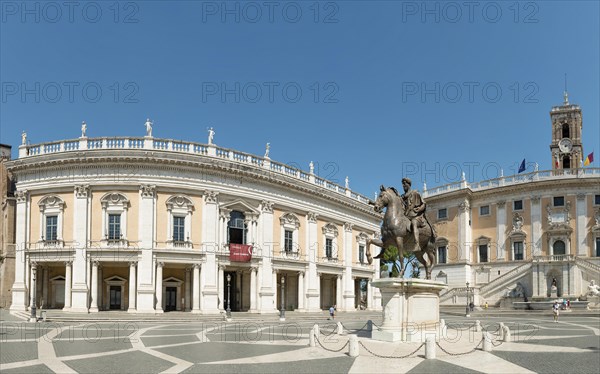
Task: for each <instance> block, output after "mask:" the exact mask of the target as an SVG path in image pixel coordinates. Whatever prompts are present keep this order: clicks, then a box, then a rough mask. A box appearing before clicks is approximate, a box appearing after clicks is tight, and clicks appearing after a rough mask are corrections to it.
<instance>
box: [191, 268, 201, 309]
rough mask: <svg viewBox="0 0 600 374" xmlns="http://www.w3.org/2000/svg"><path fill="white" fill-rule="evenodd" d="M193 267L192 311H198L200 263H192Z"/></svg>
mask: <svg viewBox="0 0 600 374" xmlns="http://www.w3.org/2000/svg"><path fill="white" fill-rule="evenodd" d="M193 269H194V275H193V276H192V278H193V282H194V287H193V288H192V294H193V295H192V313H200V264H194V265H193Z"/></svg>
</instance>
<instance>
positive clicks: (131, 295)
mask: <svg viewBox="0 0 600 374" xmlns="http://www.w3.org/2000/svg"><path fill="white" fill-rule="evenodd" d="M136 265H137V262H135V261H131V262H130V263H129V308H128V309H127V311H128V312H129V313H135V312H136V308H135V300H136V299H137V295H136V292H135V286H136V284H137V280H136V274H135V267H136Z"/></svg>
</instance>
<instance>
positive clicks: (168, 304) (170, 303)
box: [165, 287, 177, 312]
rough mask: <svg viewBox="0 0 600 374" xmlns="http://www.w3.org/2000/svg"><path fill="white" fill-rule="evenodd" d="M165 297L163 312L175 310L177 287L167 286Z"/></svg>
mask: <svg viewBox="0 0 600 374" xmlns="http://www.w3.org/2000/svg"><path fill="white" fill-rule="evenodd" d="M165 297H166V300H165V312H170V311H173V310H177V287H167V289H166V292H165Z"/></svg>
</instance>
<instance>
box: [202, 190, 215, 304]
mask: <svg viewBox="0 0 600 374" xmlns="http://www.w3.org/2000/svg"><path fill="white" fill-rule="evenodd" d="M218 195H219V193H218V192H215V191H205V193H204V201H203V207H202V245H203V247H204V249H205V250H206V257H205V259H206V262H205V263H204V264H203V265H202V272H201V273H200V277H201V283H202V289H201V291H200V292H202V297H201V298H202V305H201V306H200V309H201V310H202V313H204V314H218V313H219V294H218V291H217V290H218V287H217V285H218V279H217V273H218V272H217V256H216V252H217V248H218V245H217V244H218V243H217V241H218V235H217V230H218V227H217V226H218V225H217V222H218V219H219V208H218Z"/></svg>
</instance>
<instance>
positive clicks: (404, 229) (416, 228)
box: [366, 178, 436, 279]
mask: <svg viewBox="0 0 600 374" xmlns="http://www.w3.org/2000/svg"><path fill="white" fill-rule="evenodd" d="M411 185H412V183H411V180H410V179H408V178H404V179H402V187H403V188H404V194H403V195H402V196H401V195H400V194H399V193H398V191H397V190H396V189H395V188H394V187H387V188H386V187H384V186H383V185H382V186H381V188H380V193H379V196H378V197H377V199H376V201H375V203H373V206H374V209H375V211H376V212H379V213H381V212H382V211H383V208H386V211H385V214H384V216H383V223H382V225H381V236H382V237H381V239H367V245H366V247H367V253H366V254H367V260H368V262H369V264H370V263H372V262H373V257H371V252H370V247H369V245H370V244H373V245H376V246H378V247H381V248H382V250H381V252H380V253H379V255H377V256H375V258H383V257H389V256H385V255H384V254H385V253H386V252H388V251H390V247H396V248H397V249H398V258H397V260H399V261H398V262H397V264H398V265H397V266H399V267H400V270H399V273H398V277H399V278H402V277H403V276H404V270H405V269H404V251H411V252H414V253H415V256H416V258H417V260H419V262H420V263H421V264H423V266H424V267H425V272H426V278H427V279H431V271H432V269H433V264H434V263H435V250H434V249H435V245H434V244H435V238H436V235H435V230H434V229H433V226H432V225H431V224H430V223H429V221H428V220H427V217H426V216H425V209H426V204H425V201H424V200H423V198H422V197H421V195H420V194H419V192H417V191H415V190H412V189H411V188H410V187H411ZM388 253H389V252H388Z"/></svg>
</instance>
